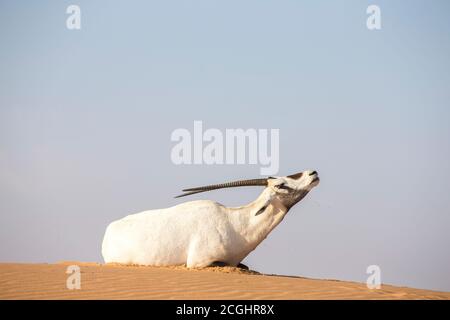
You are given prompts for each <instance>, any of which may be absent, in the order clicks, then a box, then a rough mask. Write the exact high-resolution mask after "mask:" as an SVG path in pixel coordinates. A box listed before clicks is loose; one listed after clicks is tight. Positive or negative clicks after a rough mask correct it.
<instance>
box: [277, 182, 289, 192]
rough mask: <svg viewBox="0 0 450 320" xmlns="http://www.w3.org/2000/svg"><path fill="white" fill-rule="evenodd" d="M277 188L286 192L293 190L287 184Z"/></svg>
mask: <svg viewBox="0 0 450 320" xmlns="http://www.w3.org/2000/svg"><path fill="white" fill-rule="evenodd" d="M277 188H278V189H284V190H291V189H292V188H290V187H289V186H287V185H286V184H285V183H282V184H279V185H277Z"/></svg>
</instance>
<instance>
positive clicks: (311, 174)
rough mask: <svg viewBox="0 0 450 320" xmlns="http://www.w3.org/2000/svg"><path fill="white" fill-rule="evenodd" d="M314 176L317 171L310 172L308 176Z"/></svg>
mask: <svg viewBox="0 0 450 320" xmlns="http://www.w3.org/2000/svg"><path fill="white" fill-rule="evenodd" d="M315 174H317V171H313V172H311V173H310V174H309V175H310V176H313V175H315Z"/></svg>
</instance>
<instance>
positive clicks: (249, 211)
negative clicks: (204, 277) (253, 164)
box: [102, 170, 319, 267]
mask: <svg viewBox="0 0 450 320" xmlns="http://www.w3.org/2000/svg"><path fill="white" fill-rule="evenodd" d="M318 183H319V177H318V174H317V172H316V171H309V170H308V171H304V172H300V173H297V174H293V175H290V176H286V177H276V178H273V177H269V178H267V179H252V180H240V181H235V182H228V183H223V184H216V185H210V186H204V187H197V188H190V189H185V190H183V191H185V193H184V194H182V195H180V196H178V197H182V196H187V195H190V194H195V193H199V192H204V191H210V190H215V189H221V188H232V187H241V186H264V187H265V188H264V190H263V192H262V193H261V194H260V195H259V197H258V198H257V199H256V200H255V201H253V202H251V203H250V204H247V205H245V206H242V207H235V208H228V207H225V206H223V205H221V204H220V203H217V202H214V201H210V200H198V201H190V202H186V203H182V204H179V205H177V206H174V207H170V208H167V209H158V210H149V211H144V212H141V213H137V214H132V215H129V216H126V217H124V218H123V219H120V220H117V221H114V222H112V223H111V224H110V225H109V226H108V227H107V229H106V233H105V236H104V239H103V244H102V254H103V258H104V260H105V262H106V263H110V262H114V263H121V264H138V265H151V266H168V265H183V264H185V265H186V266H187V267H206V266H213V265H222V266H223V265H228V266H241V267H245V266H244V265H241V264H240V262H241V261H242V260H243V259H244V258H245V257H246V256H247V255H248V254H249V253H250V252H251V251H253V250H254V249H255V248H256V247H257V246H258V245H259V244H260V243H261V241H263V240H264V239H265V238H266V237H267V235H268V234H269V233H270V232H271V231H272V230H273V228H275V227H276V226H277V225H278V224H279V223H280V222H281V220H283V218H284V216H285V215H286V213H287V212H288V211H289V209H290V208H291V207H292V206H294V205H295V204H296V203H297V202H299V201H300V200H301V199H303V197H305V196H306V194H307V193H308V192H309V191H310V190H311V189H312V188H314V187H315V186H317V185H318Z"/></svg>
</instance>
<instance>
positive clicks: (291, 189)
mask: <svg viewBox="0 0 450 320" xmlns="http://www.w3.org/2000/svg"><path fill="white" fill-rule="evenodd" d="M319 181H320V180H319V175H318V174H317V171H312V170H306V171H303V172H299V173H296V174H292V175H290V176H286V177H268V178H263V179H250V180H238V181H233V182H226V183H221V184H213V185H208V186H203V187H196V188H188V189H184V190H183V191H184V192H185V193H183V194H181V195H179V196H176V198H179V197H184V196H188V195H191V194H195V193H200V192H205V191H211V190H216V189H223V188H234V187H245V186H263V187H266V188H270V190H271V191H272V193H273V194H272V197H276V198H278V199H279V200H280V201H281V202H282V203H283V204H284V205H285V206H286V207H287V208H290V207H292V206H293V205H295V204H296V203H297V202H299V201H300V200H301V199H303V198H304V197H305V196H306V195H307V194H308V192H309V191H310V190H311V189H312V188H314V187H315V186H317V185H318V184H319Z"/></svg>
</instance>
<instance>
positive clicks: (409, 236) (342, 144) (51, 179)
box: [0, 0, 450, 291]
mask: <svg viewBox="0 0 450 320" xmlns="http://www.w3.org/2000/svg"><path fill="white" fill-rule="evenodd" d="M70 4H78V5H79V6H80V7H81V12H82V29H81V30H79V31H70V30H68V29H66V24H65V20H66V18H67V14H66V13H65V10H66V7H67V6H68V5H70ZM369 4H377V5H379V6H380V8H381V13H382V29H381V30H379V31H369V30H368V29H367V28H366V17H367V15H366V8H367V6H368V5H369ZM449 9H450V2H448V1H406V0H403V1H400V0H398V1H357V0H354V1H339V2H338V1H312V0H311V1H256V0H254V1H210V0H208V1H206V0H204V1H122V2H119V1H33V2H31V1H28V2H25V1H22V2H19V1H4V0H2V1H1V2H0V45H1V47H0V48H1V50H0V261H23V262H55V261H58V260H83V261H101V253H100V247H101V240H102V237H103V233H104V230H105V228H106V225H107V224H108V223H109V222H111V221H112V220H114V219H117V218H120V217H123V216H125V215H127V214H130V213H135V212H139V211H142V210H147V209H154V208H162V207H168V206H172V205H175V204H177V203H180V202H182V201H186V200H188V199H186V198H181V199H174V198H173V196H174V195H177V194H179V191H180V190H181V189H182V188H184V187H189V186H196V185H202V184H206V183H216V182H223V181H227V180H233V179H239V178H254V177H258V176H259V166H255V165H234V166H233V165H228V166H219V165H216V166H206V165H203V166H202V165H191V166H189V165H185V166H176V165H174V164H172V162H171V161H170V150H171V148H172V147H173V145H174V143H173V142H171V141H170V134H171V132H172V131H173V130H174V129H176V128H188V129H189V130H192V128H193V121H194V120H202V121H203V124H204V126H205V128H219V129H221V130H225V129H226V128H267V129H270V128H279V129H280V172H279V175H287V174H292V173H295V172H298V171H301V170H304V169H308V168H312V169H316V170H317V171H318V172H319V174H320V176H321V179H322V182H321V184H320V185H319V187H318V188H317V189H315V190H314V191H313V192H311V194H310V195H309V196H308V197H307V198H305V199H304V200H303V201H302V202H301V203H300V204H298V205H297V206H295V207H294V208H293V209H292V211H291V212H290V213H289V214H288V216H287V218H286V219H285V220H284V221H283V222H282V223H281V224H280V225H279V226H278V227H277V228H276V229H275V230H274V232H273V233H272V234H271V235H270V236H269V237H268V238H267V239H266V240H265V241H264V242H263V243H262V244H261V246H260V247H258V248H257V249H256V250H255V251H254V252H253V253H252V254H251V255H250V256H249V257H248V258H247V259H246V260H245V262H246V263H247V264H248V265H250V267H252V268H253V269H255V270H259V271H262V272H267V273H280V274H290V275H301V276H306V277H317V278H336V279H343V280H355V281H365V280H366V278H367V275H366V274H365V271H366V268H367V266H368V265H371V264H377V265H379V266H380V267H381V271H382V281H383V282H386V283H392V284H398V285H406V286H414V287H420V288H429V289H440V290H447V291H449V290H450V275H449V273H448V270H450V254H449V250H448V246H449V244H450V235H449V227H450V209H449V208H450V197H449V196H448V194H449V190H450V159H449V158H450V157H449V156H450V125H449V123H450V122H449V121H450V110H449V108H450V105H449V101H450V63H449V58H448V57H450V42H449V39H450V19H449V18H448V14H449V12H450V10H449ZM258 192H260V189H258V188H250V189H245V190H243V189H239V190H226V191H225V190H224V191H216V192H212V193H209V194H203V195H201V196H200V195H198V196H193V197H191V199H192V200H194V199H201V198H208V199H212V200H217V201H219V202H221V203H223V204H226V205H240V204H244V203H247V202H249V201H250V200H252V199H253V198H254V197H256V195H257V194H258Z"/></svg>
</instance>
